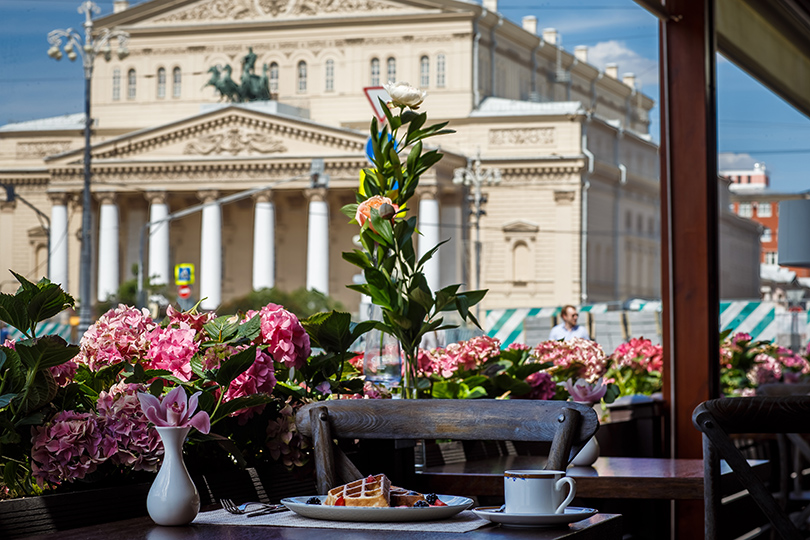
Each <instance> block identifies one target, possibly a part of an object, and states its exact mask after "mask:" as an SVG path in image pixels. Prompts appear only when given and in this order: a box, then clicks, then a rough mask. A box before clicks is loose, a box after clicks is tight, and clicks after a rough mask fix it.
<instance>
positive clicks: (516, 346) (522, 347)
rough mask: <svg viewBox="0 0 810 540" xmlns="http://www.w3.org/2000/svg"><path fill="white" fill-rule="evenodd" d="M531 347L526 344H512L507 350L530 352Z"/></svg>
mask: <svg viewBox="0 0 810 540" xmlns="http://www.w3.org/2000/svg"><path fill="white" fill-rule="evenodd" d="M530 349H531V347H529V346H528V345H526V344H525V343H517V342H515V343H510V344H509V346H508V347H507V348H506V350H507V351H528V350H530Z"/></svg>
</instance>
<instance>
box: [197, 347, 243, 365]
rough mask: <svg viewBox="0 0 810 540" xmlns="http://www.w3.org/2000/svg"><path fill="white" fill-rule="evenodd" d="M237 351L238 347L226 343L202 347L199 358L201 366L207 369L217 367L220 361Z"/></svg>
mask: <svg viewBox="0 0 810 540" xmlns="http://www.w3.org/2000/svg"><path fill="white" fill-rule="evenodd" d="M237 352H239V349H237V348H236V347H234V346H233V345H229V344H227V343H215V344H213V345H212V346H210V347H206V348H205V349H203V354H202V358H201V362H202V367H203V369H207V370H213V369H219V366H220V365H221V364H222V362H224V361H225V360H227V359H228V358H230V357H231V356H233V355H234V354H236V353H237Z"/></svg>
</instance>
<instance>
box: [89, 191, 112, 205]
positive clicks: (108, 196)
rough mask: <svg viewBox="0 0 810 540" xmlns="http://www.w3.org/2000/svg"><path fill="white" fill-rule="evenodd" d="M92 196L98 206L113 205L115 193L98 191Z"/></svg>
mask: <svg viewBox="0 0 810 540" xmlns="http://www.w3.org/2000/svg"><path fill="white" fill-rule="evenodd" d="M94 195H95V196H96V199H98V202H99V204H115V199H116V196H117V193H116V192H115V191H98V192H96V193H95V194H94Z"/></svg>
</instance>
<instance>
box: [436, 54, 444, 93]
mask: <svg viewBox="0 0 810 540" xmlns="http://www.w3.org/2000/svg"><path fill="white" fill-rule="evenodd" d="M444 80H445V77H444V55H443V54H440V55H438V56H437V57H436V86H437V87H438V88H444Z"/></svg>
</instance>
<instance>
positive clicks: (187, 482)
mask: <svg viewBox="0 0 810 540" xmlns="http://www.w3.org/2000/svg"><path fill="white" fill-rule="evenodd" d="M156 429H157V430H158V433H159V434H160V438H161V440H162V441H163V463H162V464H161V466H160V471H158V474H157V478H155V482H154V483H153V484H152V487H151V488H150V489H149V495H148V496H147V498H146V509H147V510H148V511H149V517H151V518H152V520H153V521H154V522H155V523H157V524H158V525H187V524H188V523H191V522H192V521H193V520H194V518H195V517H197V513H198V512H199V511H200V494H199V492H198V491H197V486H195V485H194V482H193V481H192V480H191V476H190V475H189V474H188V469H186V464H185V463H184V462H183V441H185V440H186V435H187V434H188V432H189V430H190V429H191V428H190V427H158V428H156Z"/></svg>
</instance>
